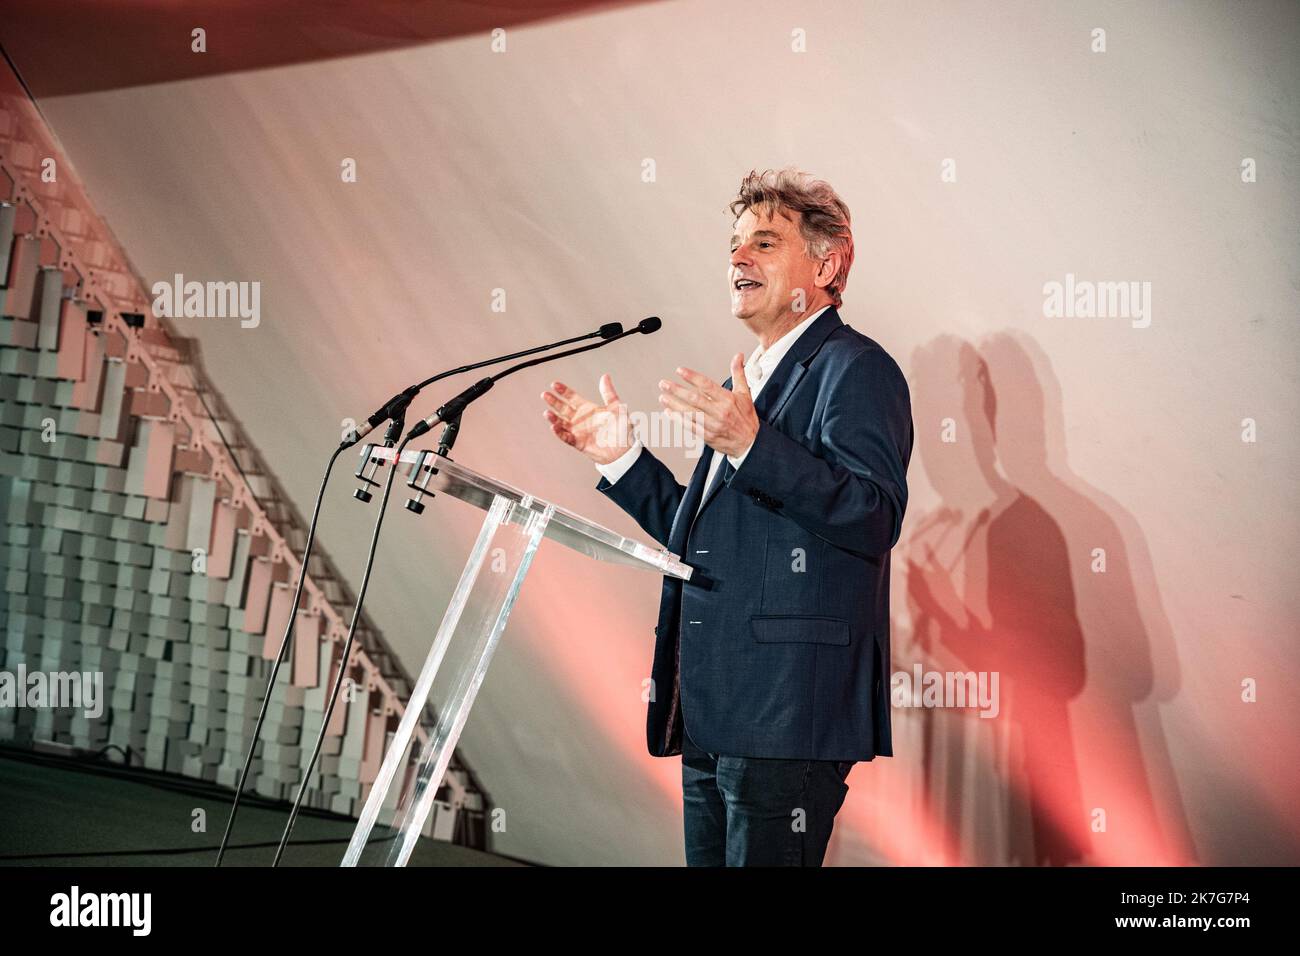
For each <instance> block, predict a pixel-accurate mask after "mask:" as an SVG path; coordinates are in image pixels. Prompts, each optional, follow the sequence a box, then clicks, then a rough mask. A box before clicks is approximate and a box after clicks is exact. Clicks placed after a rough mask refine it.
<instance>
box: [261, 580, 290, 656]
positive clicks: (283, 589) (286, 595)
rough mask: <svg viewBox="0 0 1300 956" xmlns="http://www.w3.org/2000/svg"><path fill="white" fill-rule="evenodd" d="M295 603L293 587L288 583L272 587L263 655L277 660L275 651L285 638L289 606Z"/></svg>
mask: <svg viewBox="0 0 1300 956" xmlns="http://www.w3.org/2000/svg"><path fill="white" fill-rule="evenodd" d="M292 604H293V589H292V588H290V587H289V585H287V584H277V585H275V586H274V587H273V588H271V605H270V609H269V610H268V611H267V612H266V640H264V641H263V642H262V657H263V658H265V659H266V660H268V661H273V660H275V653H276V651H278V650H279V649H280V641H281V640H283V639H284V629H285V626H286V625H287V624H288V623H289V607H290V605H292Z"/></svg>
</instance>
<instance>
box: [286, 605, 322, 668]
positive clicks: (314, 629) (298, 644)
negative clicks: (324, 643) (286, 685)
mask: <svg viewBox="0 0 1300 956" xmlns="http://www.w3.org/2000/svg"><path fill="white" fill-rule="evenodd" d="M320 636H321V617H320V615H319V614H308V613H307V612H305V611H299V612H298V623H297V625H296V626H295V627H294V629H293V684H294V686H295V687H315V686H316V681H318V680H320ZM277 640H278V638H277Z"/></svg>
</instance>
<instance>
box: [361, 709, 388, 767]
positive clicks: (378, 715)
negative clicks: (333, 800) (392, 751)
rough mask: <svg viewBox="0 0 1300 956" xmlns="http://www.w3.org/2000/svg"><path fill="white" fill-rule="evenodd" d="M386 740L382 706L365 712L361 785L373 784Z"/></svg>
mask: <svg viewBox="0 0 1300 956" xmlns="http://www.w3.org/2000/svg"><path fill="white" fill-rule="evenodd" d="M387 738H388V714H387V713H385V711H384V707H383V705H382V704H380V705H378V706H376V707H372V708H370V709H369V710H368V711H367V712H366V749H365V752H364V756H362V758H361V772H360V774H359V775H358V776H359V779H360V780H361V782H362V783H373V782H374V779H375V777H377V776H379V765H380V764H381V763H383V760H384V743H385V741H386V740H387Z"/></svg>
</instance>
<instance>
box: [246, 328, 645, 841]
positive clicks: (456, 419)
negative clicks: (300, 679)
mask: <svg viewBox="0 0 1300 956" xmlns="http://www.w3.org/2000/svg"><path fill="white" fill-rule="evenodd" d="M659 326H660V321H659V319H658V317H653V316H652V317H651V318H649V319H643V320H642V321H641V323H640V324H639V325H638V326H637V328H635V329H631V330H628V331H622V330H621V329H620V331H619V332H618V333H617V334H614V335H610V336H608V337H604V338H602V341H600V342H596V343H593V344H592V345H586V346H582V347H580V348H575V349H569V350H567V351H564V352H557V353H556V354H554V355H544V356H542V357H541V358H537V359H533V360H531V361H528V362H520V363H519V364H517V365H512V366H511V367H510V368H508V369H506V370H505V371H502V372H498V373H497V374H496V375H492V376H489V377H487V378H484V379H480V380H479V381H477V382H475V383H474V384H473V385H471V386H470V387H469V388H467V389H465V390H464V391H463V392H461V393H460V394H459V395H457V396H456V397H455V398H453V399H452V400H451V401H449V402H447V403H446V404H445V405H442V406H440V407H439V408H438V410H437V412H436V413H435V414H434V415H432V416H431V417H429V418H426V419H423V420H421V421H419V422H417V423H416V424H415V426H414V427H413V428H412V429H411V431H410V432H409V433H408V434H407V436H406V437H405V438H403V439H402V443H401V444H400V445H398V446H397V449H396V451H395V452H394V453H393V462H392V467H391V468H389V469H388V477H387V479H386V480H385V481H384V492H383V495H382V496H381V497H380V499H379V513H378V514H377V515H375V527H374V530H373V531H372V532H371V535H370V548H369V551H368V553H367V554H366V568H365V572H364V574H363V575H362V578H361V587H360V589H359V590H358V592H357V603H356V606H355V607H354V608H353V611H352V623H351V624H350V625H349V627H348V636H347V640H346V641H344V644H343V652H342V654H341V656H340V658H339V668H338V673H337V674H335V676H334V687H333V689H332V690H331V691H330V698H329V703H328V704H327V705H326V707H325V715H324V717H323V718H322V720H321V727H320V732H319V733H318V734H317V735H316V744H315V746H314V747H313V748H312V753H311V758H310V759H309V760H308V761H307V767H306V769H305V770H304V771H303V775H302V779H301V780H300V781H299V783H298V792H297V794H296V796H295V797H294V801H293V808H292V809H291V810H290V811H289V820H288V822H286V823H285V826H284V832H283V833H282V834H281V836H280V845H279V846H278V847H277V848H276V851H275V860H274V861H273V862H272V864H271V865H272V866H279V865H280V858H281V857H282V856H283V855H284V849H285V846H286V845H287V844H288V842H289V836H290V834H292V832H293V827H294V824H295V823H297V820H298V811H299V810H300V809H301V806H302V798H303V795H304V794H305V793H306V791H307V783H308V781H309V780H310V779H311V775H312V772H313V771H314V770H315V769H316V761H317V760H318V759H319V758H320V751H321V747H322V745H323V744H324V742H325V732H326V730H327V729H328V728H329V723H330V718H331V717H332V716H333V714H334V706H335V704H337V703H338V696H339V690H340V689H341V688H342V687H343V676H344V674H345V672H346V669H347V665H348V658H349V656H350V655H351V652H352V643H353V640H354V639H355V637H356V630H357V622H358V621H359V620H360V619H361V606H362V604H363V603H365V600H366V591H367V589H368V588H369V586H370V572H371V570H372V569H373V568H374V563H375V551H376V550H377V548H378V546H379V532H380V529H381V528H382V526H383V523H384V511H385V510H386V509H387V507H388V498H389V495H390V494H391V493H392V490H393V477H394V476H395V475H396V474H397V468H398V466H399V465H400V464H401V461H402V452H403V451H404V450H405V449H406V446H407V445H409V444H410V443H411V442H412V441H414V440H415V439H416V438H419V437H420V436H421V435H423V434H425V433H426V432H428V431H429V430H430V429H431V428H433V427H434V426H435V425H437V424H439V423H441V424H442V425H443V426H444V427H443V430H442V439H441V442H440V445H439V448H438V454H439V455H442V456H443V457H446V454H447V452H449V451H450V450H451V448H452V446H453V445H454V444H455V443H456V437H457V436H458V435H459V433H460V420H461V415H463V414H464V412H465V409H466V408H467V407H469V405H470V403H471V402H474V401H475V400H477V399H479V398H481V397H482V396H483V395H485V394H486V393H487V392H488V391H489V390H490V389H491V388H492V386H493V385H495V384H496V383H497V382H498V381H499V380H501V379H503V378H505V377H506V376H507V375H511V374H513V373H515V372H518V371H522V370H523V369H526V368H532V367H533V366H534V365H540V364H542V363H543V362H549V361H552V360H554V359H558V358H564V357H565V356H568V355H576V354H578V353H579V352H589V351H591V350H592V349H598V348H601V347H602V346H605V345H608V344H609V343H611V342H614V341H616V340H618V339H621V338H624V337H625V336H628V335H631V334H633V333H634V332H641V333H644V334H647V335H648V334H650V333H651V332H655V331H657V330H658V329H659ZM534 351H540V350H534ZM401 412H402V413H403V414H404V413H405V408H404V407H403V408H402V409H401ZM398 433H399V434H400V429H399V430H398ZM388 434H389V435H391V434H393V427H392V426H391V425H390V426H389V430H388ZM367 458H369V453H368V452H367ZM364 467H365V465H364V464H363V465H362V468H363V469H364ZM358 474H359V475H360V472H358ZM363 480H365V481H366V482H367V483H368V484H371V485H375V484H377V482H375V481H373V480H372V479H370V478H363ZM365 494H366V500H369V492H365ZM409 504H410V502H408V505H409ZM410 510H412V511H415V512H416V513H417V514H418V513H420V512H421V511H423V510H424V509H423V506H422V505H421V506H419V507H416V508H411V509H410Z"/></svg>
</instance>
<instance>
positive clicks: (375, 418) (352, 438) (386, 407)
mask: <svg viewBox="0 0 1300 956" xmlns="http://www.w3.org/2000/svg"><path fill="white" fill-rule="evenodd" d="M647 321H648V320H647ZM655 321H658V320H657V319H656V320H655ZM642 324H643V325H644V323H642ZM622 334H623V323H621V322H606V323H605V324H604V325H602V326H601V327H600V328H598V329H597V330H596V331H595V332H588V333H587V334H586V335H578V336H575V337H573V338H571V339H562V340H560V341H559V342H552V343H551V344H549V345H539V346H537V347H536V348H532V349H525V350H524V351H522V352H513V353H511V354H510V355H501V356H498V357H497V358H493V359H487V360H486V361H483V362H475V363H474V364H473V365H463V366H461V367H460V368H455V369H449V370H448V371H446V372H439V373H438V374H437V375H434V376H431V377H430V378H426V379H425V380H424V381H423V382H420V383H419V384H417V385H412V386H411V387H410V388H407V389H404V390H403V391H401V392H398V393H397V394H396V395H394V396H393V397H392V398H390V399H389V400H388V401H386V402H385V403H384V404H383V405H382V406H380V407H379V409H378V410H376V411H375V413H374V414H373V415H369V416H367V417H366V419H365V424H364V425H362V426H361V427H360V428H355V429H353V431H352V432H351V433H350V434H349V436H348V438H346V439H344V441H343V445H342V447H343V448H351V447H352V446H353V445H355V444H356V443H357V442H359V441H361V439H363V438H365V437H366V436H367V435H369V434H370V433H371V432H372V431H374V430H375V429H376V428H378V427H379V426H380V425H382V424H383V423H384V422H386V421H388V420H389V419H390V418H392V417H393V415H394V414H395V413H396V412H399V411H401V412H404V411H405V410H406V406H408V405H409V404H410V403H411V400H412V399H413V398H415V396H416V395H418V394H419V393H420V390H421V389H423V388H424V387H425V386H426V385H429V384H431V383H432V382H436V381H438V379H440V378H446V377H447V376H449V375H458V374H460V373H461V372H470V371H473V370H474V369H476V368H482V367H483V366H485V365H495V364H496V363H498V362H508V361H510V360H511V359H516V358H520V357H522V356H524V355H532V354H534V353H536V352H548V351H550V350H551V349H556V348H559V347H560V346H561V345H571V344H572V343H574V342H582V341H585V340H586V339H593V338H596V337H597V336H599V337H600V338H601V339H602V340H603V341H609V340H610V339H615V338H618V337H619V336H620V335H622ZM470 401H473V399H470ZM466 404H468V402H467V403H466Z"/></svg>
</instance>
